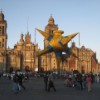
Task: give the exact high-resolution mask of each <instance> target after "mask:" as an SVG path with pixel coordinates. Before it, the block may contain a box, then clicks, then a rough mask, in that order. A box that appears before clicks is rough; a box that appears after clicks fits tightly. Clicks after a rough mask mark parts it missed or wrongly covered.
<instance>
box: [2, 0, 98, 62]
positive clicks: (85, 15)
mask: <svg viewBox="0 0 100 100" xmlns="http://www.w3.org/2000/svg"><path fill="white" fill-rule="evenodd" d="M0 9H1V10H2V11H3V13H4V15H5V20H7V35H8V40H7V46H9V47H10V48H13V47H14V45H15V44H16V43H17V42H18V41H19V39H20V34H21V33H23V34H26V33H27V32H29V33H30V34H31V39H32V42H33V43H34V40H35V39H34V36H35V35H34V34H35V28H39V29H41V30H44V29H45V26H46V25H47V24H48V20H49V18H50V16H51V15H52V17H53V18H54V20H55V24H58V27H59V29H60V30H63V31H64V36H66V35H68V34H71V33H75V32H79V33H80V45H79V36H76V37H75V38H74V39H73V41H74V42H75V43H76V46H77V47H81V46H85V48H89V49H91V50H92V51H94V52H96V54H97V59H98V61H99V62H100V45H99V43H100V0H0ZM36 41H37V43H38V45H39V48H41V49H43V37H42V36H41V35H40V34H39V33H38V32H36ZM69 46H70V43H69Z"/></svg>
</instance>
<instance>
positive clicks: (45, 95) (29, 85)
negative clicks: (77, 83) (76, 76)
mask: <svg viewBox="0 0 100 100" xmlns="http://www.w3.org/2000/svg"><path fill="white" fill-rule="evenodd" d="M63 81H64V80H61V79H56V80H55V87H56V89H57V91H56V92H54V91H53V90H52V89H51V91H50V92H46V91H45V90H44V81H43V79H42V78H32V79H30V80H29V81H25V82H24V85H25V86H26V90H22V91H21V92H19V93H18V94H14V93H13V92H12V81H11V80H9V79H8V78H0V100H100V83H99V84H94V85H93V91H92V92H90V93H89V92H87V89H84V90H82V91H81V90H77V89H75V88H70V87H66V86H64V84H63Z"/></svg>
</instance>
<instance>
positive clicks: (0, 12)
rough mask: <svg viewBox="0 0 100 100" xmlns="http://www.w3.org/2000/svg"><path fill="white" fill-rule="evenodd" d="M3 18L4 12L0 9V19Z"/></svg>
mask: <svg viewBox="0 0 100 100" xmlns="http://www.w3.org/2000/svg"><path fill="white" fill-rule="evenodd" d="M2 20H4V14H3V12H2V11H0V21H2Z"/></svg>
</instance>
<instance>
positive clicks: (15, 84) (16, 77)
mask: <svg viewBox="0 0 100 100" xmlns="http://www.w3.org/2000/svg"><path fill="white" fill-rule="evenodd" d="M12 91H13V92H14V93H15V94H17V93H18V91H19V88H18V74H17V73H15V75H14V76H13V87H12Z"/></svg>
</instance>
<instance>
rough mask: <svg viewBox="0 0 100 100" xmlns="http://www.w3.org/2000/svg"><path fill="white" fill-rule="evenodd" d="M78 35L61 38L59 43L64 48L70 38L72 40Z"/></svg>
mask: <svg viewBox="0 0 100 100" xmlns="http://www.w3.org/2000/svg"><path fill="white" fill-rule="evenodd" d="M77 34H78V33H74V34H71V35H68V36H65V37H63V38H62V39H61V40H60V41H59V43H60V44H61V45H62V46H64V45H66V44H67V43H68V42H69V41H70V40H71V39H72V38H74V37H75V36H76V35H77Z"/></svg>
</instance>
